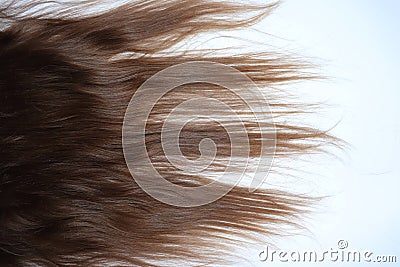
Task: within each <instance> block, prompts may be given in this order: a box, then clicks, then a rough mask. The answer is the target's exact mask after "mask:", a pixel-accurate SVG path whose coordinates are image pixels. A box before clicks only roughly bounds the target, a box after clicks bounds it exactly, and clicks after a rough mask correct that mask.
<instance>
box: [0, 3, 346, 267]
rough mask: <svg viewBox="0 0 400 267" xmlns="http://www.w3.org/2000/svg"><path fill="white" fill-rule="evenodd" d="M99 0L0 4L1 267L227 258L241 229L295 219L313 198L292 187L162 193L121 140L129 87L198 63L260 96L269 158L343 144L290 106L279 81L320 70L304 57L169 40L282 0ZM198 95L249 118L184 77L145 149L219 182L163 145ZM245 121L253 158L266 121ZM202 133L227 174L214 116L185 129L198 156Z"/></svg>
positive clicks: (174, 173)
mask: <svg viewBox="0 0 400 267" xmlns="http://www.w3.org/2000/svg"><path fill="white" fill-rule="evenodd" d="M93 2H94V1H81V2H72V1H70V2H69V1H63V2H62V4H60V3H59V4H53V5H52V3H51V1H49V2H47V1H45V2H43V1H42V2H34V1H29V2H26V1H25V3H23V4H19V3H18V2H15V1H11V2H10V1H5V2H4V3H2V4H1V5H2V6H1V9H0V14H1V15H0V18H1V22H2V25H1V28H2V30H1V32H0V68H1V72H0V97H1V105H0V140H1V141H0V155H1V165H0V225H1V227H0V265H1V266H33V265H39V266H105V265H120V266H127V265H134V266H171V263H168V261H169V260H178V261H179V260H181V261H183V262H186V265H189V264H191V265H196V264H215V263H216V262H221V263H222V262H225V261H226V262H228V261H227V259H226V257H227V255H228V253H229V249H230V248H231V246H232V245H235V244H237V242H240V241H238V240H239V239H240V238H253V240H254V238H256V236H255V235H253V234H256V233H257V234H262V235H273V234H280V233H281V229H283V228H285V226H289V225H293V224H296V222H297V221H298V220H297V219H298V217H299V216H301V215H302V214H303V213H304V212H305V211H307V209H308V207H309V205H310V204H311V203H313V201H314V199H312V198H311V197H307V196H305V195H302V194H295V193H290V192H288V191H280V190H273V189H265V188H259V189H257V190H256V191H254V192H249V190H248V189H247V187H245V186H236V187H234V188H233V189H232V190H231V191H230V192H229V193H228V194H226V195H225V196H223V197H222V198H220V199H218V200H216V201H214V202H211V203H208V204H206V205H201V206H198V207H177V206H173V205H169V204H166V203H162V202H160V201H158V200H156V199H154V198H152V197H151V196H149V195H148V194H146V192H144V191H143V190H142V189H141V188H140V187H139V186H138V185H137V184H136V183H135V182H134V180H133V179H132V176H131V173H130V172H129V169H128V168H127V165H126V162H125V157H124V153H123V147H122V140H121V132H122V126H123V122H124V115H125V111H126V108H127V105H128V103H129V101H130V99H131V98H132V96H133V95H134V93H135V91H136V90H137V89H138V88H139V87H140V86H141V85H142V84H143V83H144V82H145V81H146V80H147V79H149V78H150V77H151V76H153V75H154V74H156V73H157V72H159V71H161V70H163V69H165V68H167V67H170V66H173V65H175V64H178V63H184V62H189V61H193V60H195V61H212V62H218V63H223V64H225V65H228V66H231V67H234V68H235V69H237V70H239V71H240V72H242V73H244V74H246V75H248V77H250V78H251V79H252V80H253V81H254V83H255V84H256V85H257V86H258V87H259V88H261V89H262V90H263V92H264V93H265V95H267V96H268V101H269V106H270V108H271V110H272V114H273V119H274V123H275V129H276V148H275V155H274V157H275V161H276V162H279V160H280V159H283V160H282V161H281V162H282V163H283V164H284V163H285V159H287V158H288V157H292V156H297V155H301V154H307V153H314V152H317V151H319V150H321V149H322V147H321V145H322V144H337V143H338V140H337V139H336V138H334V137H332V136H331V135H329V134H328V133H326V132H324V131H320V130H317V129H314V128H312V127H309V126H307V125H303V124H302V121H301V120H298V119H297V116H298V115H299V114H303V113H305V112H306V109H307V105H306V104H298V103H294V102H290V101H289V100H288V95H287V94H286V93H285V91H284V90H282V89H281V87H278V86H279V85H286V84H288V82H292V81H299V80H304V79H312V78H317V77H318V76H317V75H314V74H312V73H311V72H307V71H306V68H308V67H309V66H308V65H307V64H304V63H299V61H297V60H295V59H293V58H292V59H290V58H289V57H284V56H283V54H281V55H280V54H274V53H268V52H262V53H247V54H241V55H238V54H230V55H215V56H213V55H212V54H210V53H209V52H210V51H207V50H195V49H193V50H184V51H178V50H174V46H175V45H177V44H179V43H181V42H182V41H183V40H185V39H187V38H189V37H191V36H195V35H197V34H199V33H202V32H208V31H214V30H228V29H236V28H241V27H246V26H249V25H251V24H253V23H255V22H257V21H259V20H260V19H261V18H263V17H264V16H265V15H267V14H268V13H269V12H270V11H271V10H272V9H273V8H275V7H276V4H268V5H250V4H241V3H238V2H236V3H233V2H228V1H211V0H201V1H199V0H184V1H178V0H173V1H172V0H167V1H156V0H146V1H137V2H128V3H124V4H123V5H120V6H118V7H115V8H113V9H111V10H110V9H109V10H106V11H102V12H94V11H93V10H91V8H93V7H95V6H96V4H99V3H97V2H96V3H95V4H93ZM82 10H83V11H88V12H87V14H85V13H84V12H82ZM254 12H255V13H254ZM127 52H129V53H127ZM215 75H216V76H218V75H219V74H218V73H216V74H215ZM199 96H210V97H213V98H219V99H222V100H224V101H225V102H227V103H228V104H229V106H231V107H234V110H236V111H237V112H241V114H244V115H246V114H250V113H249V111H248V110H246V109H245V107H244V106H243V102H242V101H241V100H240V99H238V98H237V97H236V98H235V95H234V94H231V93H230V92H229V90H225V89H224V88H221V87H220V86H217V85H210V84H207V83H193V84H186V85H182V86H180V87H178V88H176V90H174V91H172V92H170V93H169V94H166V95H165V96H164V98H163V99H162V100H160V102H159V103H157V104H156V105H155V106H154V108H153V110H152V115H151V117H150V118H149V119H148V121H147V126H146V137H145V138H146V140H145V141H146V147H147V149H148V153H149V157H150V159H151V161H152V162H154V163H155V165H157V168H158V170H159V171H160V173H162V174H163V176H164V177H165V178H166V179H167V180H169V181H171V182H173V183H175V184H179V185H183V186H187V187H196V186H198V185H200V184H205V183H207V182H209V181H210V180H212V179H213V178H212V177H211V176H210V177H208V178H207V177H203V176H200V175H188V174H185V173H182V172H179V170H177V169H176V168H174V167H173V166H171V163H170V162H168V160H167V159H166V158H165V156H164V155H163V153H162V144H161V127H162V120H163V118H165V116H166V115H167V114H168V113H169V112H171V110H172V109H173V107H174V106H176V105H178V104H179V103H182V102H184V101H185V100H188V99H190V98H193V97H199ZM250 100H251V101H255V102H256V101H260V99H250ZM226 121H227V122H229V118H227V119H226ZM231 123H232V124H235V123H237V122H235V121H233V120H232V121H231ZM244 125H245V127H246V129H248V138H249V142H250V148H251V151H250V156H251V157H257V155H260V150H261V149H262V145H261V141H262V136H261V134H260V128H263V127H270V126H262V125H261V126H260V125H259V124H257V123H255V122H254V121H253V120H252V119H251V118H249V119H246V120H244ZM205 137H209V138H211V139H213V140H214V141H215V143H216V144H217V148H218V152H217V155H216V157H217V159H220V161H219V162H218V163H217V164H212V165H211V166H210V171H211V172H214V173H220V172H223V170H224V168H225V167H226V164H227V163H226V162H225V161H224V159H226V158H228V157H229V155H230V153H231V147H230V143H229V138H228V136H227V135H226V134H225V133H224V129H223V127H220V126H219V125H218V124H215V123H211V122H210V121H208V122H206V123H189V124H188V125H187V126H185V128H184V129H183V130H182V134H181V136H180V145H181V149H182V153H183V154H184V155H185V156H186V157H187V158H192V159H196V158H198V157H199V156H200V152H199V149H198V144H199V142H200V141H201V140H202V139H203V138H205ZM282 163H281V164H282ZM287 167H290V166H287ZM272 171H274V167H273V168H272ZM143 175H144V176H146V173H144V174H143ZM224 258H225V259H224Z"/></svg>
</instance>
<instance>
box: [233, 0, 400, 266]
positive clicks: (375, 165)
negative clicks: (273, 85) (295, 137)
mask: <svg viewBox="0 0 400 267" xmlns="http://www.w3.org/2000/svg"><path fill="white" fill-rule="evenodd" d="M256 28H257V29H259V30H261V31H263V32H267V33H269V34H272V36H273V37H272V38H271V37H269V38H270V40H271V39H272V42H273V45H274V46H276V47H280V48H284V49H287V50H288V51H290V52H296V53H299V54H302V55H305V56H309V57H311V56H312V57H317V58H320V59H322V60H319V61H318V63H322V64H321V65H322V68H321V69H320V70H319V71H320V72H322V73H323V74H325V75H327V76H329V77H332V78H331V79H330V80H329V81H325V82H312V83H305V84H300V85H296V89H298V90H299V92H302V93H303V92H304V93H307V94H308V95H311V97H312V98H313V99H318V100H324V101H325V100H327V101H328V102H329V104H331V105H332V106H334V107H335V108H333V109H330V110H329V112H328V114H325V115H324V117H321V121H324V120H325V119H326V118H328V119H329V120H330V121H331V122H332V118H333V119H334V120H335V119H336V121H339V120H340V122H339V124H338V125H337V126H336V127H335V128H334V129H333V131H332V133H334V134H335V135H337V136H339V137H340V138H343V139H344V140H345V141H347V142H348V143H349V144H350V146H349V147H348V148H347V149H346V152H345V153H344V154H340V155H339V156H340V158H341V161H340V160H335V159H332V158H330V159H324V158H321V159H320V160H318V159H317V160H316V165H314V167H313V166H312V164H311V166H310V165H309V167H311V171H313V173H314V175H310V176H309V177H308V178H307V179H308V180H307V179H306V180H307V181H311V183H312V184H313V186H314V187H315V188H317V190H318V192H320V193H323V194H329V195H331V197H330V198H328V199H327V200H325V201H324V202H323V206H322V208H320V210H319V212H318V213H316V214H314V215H313V216H312V217H311V218H310V223H309V225H308V226H309V230H310V232H304V233H303V235H300V236H291V237H284V238H280V239H277V240H275V241H276V242H277V244H278V248H280V249H282V250H290V251H293V250H299V251H305V250H315V251H317V252H318V251H321V252H322V251H325V250H329V249H330V248H333V249H337V242H338V240H341V239H343V240H346V241H347V242H348V244H349V247H348V250H352V251H361V252H363V251H366V250H368V251H371V252H374V254H373V255H374V256H376V255H396V256H397V264H396V263H392V264H390V263H386V264H382V263H381V264H378V263H353V264H350V263H329V261H326V262H324V263H319V264H315V263H311V264H310V263H309V264H308V265H307V264H300V263H285V264H277V263H276V262H274V263H271V262H268V261H266V262H260V261H257V257H258V253H259V252H260V251H261V250H262V249H263V248H262V247H260V248H259V250H258V251H257V250H256V249H243V250H242V252H241V253H242V254H243V255H244V256H245V257H246V258H247V259H248V260H249V261H248V262H245V261H243V262H241V263H239V264H238V265H237V266H288V265H290V266H309V265H311V266H399V265H400V263H399V262H400V229H399V226H400V213H399V211H400V209H399V199H400V198H399V194H400V192H399V189H400V182H399V179H400V167H399V165H400V157H399V152H398V151H399V149H400V122H399V115H400V103H399V100H400V82H399V78H400V1H395V0H392V1H390V0H384V1H372V0H370V1H361V0H351V1H346V0H324V1H322V0H286V1H284V3H282V5H281V6H280V7H279V8H278V9H277V10H276V11H275V12H274V13H273V14H272V15H271V16H270V17H268V18H267V19H265V20H264V21H262V22H261V23H260V24H259V25H257V26H256ZM249 36H250V38H251V39H253V41H254V40H261V39H263V38H264V37H265V36H264V35H263V34H261V33H257V32H253V33H252V34H251V35H249ZM274 36H277V37H274ZM317 164H318V167H317ZM372 258H373V257H372Z"/></svg>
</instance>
